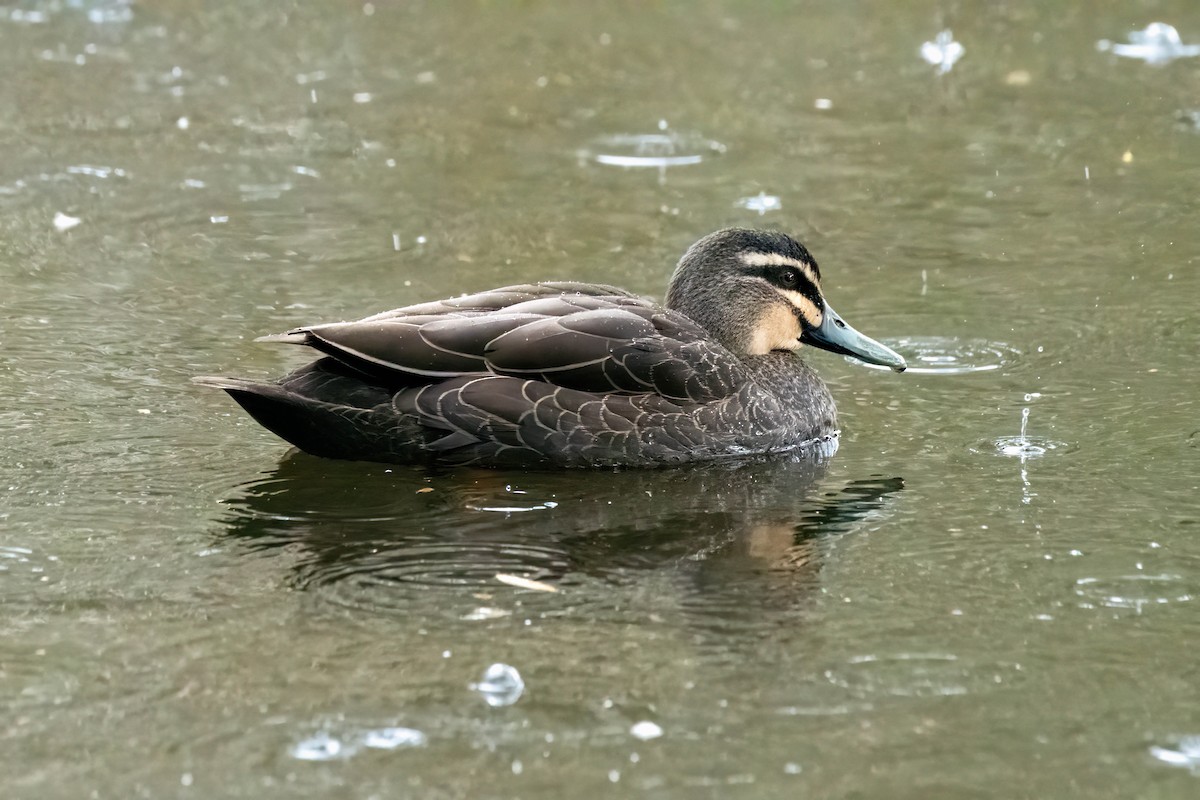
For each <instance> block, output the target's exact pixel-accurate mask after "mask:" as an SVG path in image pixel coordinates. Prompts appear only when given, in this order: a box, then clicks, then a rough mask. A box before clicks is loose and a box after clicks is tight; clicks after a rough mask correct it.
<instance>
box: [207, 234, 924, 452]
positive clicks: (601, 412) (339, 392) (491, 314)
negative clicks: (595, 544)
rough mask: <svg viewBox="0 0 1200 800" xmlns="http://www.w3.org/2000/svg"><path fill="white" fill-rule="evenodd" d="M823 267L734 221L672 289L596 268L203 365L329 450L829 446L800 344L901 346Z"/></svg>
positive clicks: (893, 363)
mask: <svg viewBox="0 0 1200 800" xmlns="http://www.w3.org/2000/svg"><path fill="white" fill-rule="evenodd" d="M820 281H821V274H820V271H819V270H818V268H817V262H816V261H815V260H814V259H813V257H812V256H811V255H809V252H808V250H806V249H805V248H804V246H803V245H802V244H800V243H799V242H797V241H796V240H794V239H792V238H791V237H789V236H787V235H785V234H782V233H776V232H769V231H756V230H745V229H737V228H731V229H728V230H722V231H717V232H716V233H713V234H710V235H708V236H705V237H704V238H703V239H701V240H700V241H698V242H696V243H695V244H694V245H692V247H691V248H690V249H689V250H688V251H687V252H686V253H685V254H684V255H683V258H682V259H680V261H679V264H678V266H677V267H676V268H675V273H674V274H673V275H672V276H671V282H670V285H669V286H668V288H667V299H666V305H665V307H664V306H661V305H658V304H657V303H653V302H650V301H649V300H645V299H643V298H641V297H638V296H636V295H633V294H631V293H629V292H626V291H624V290H622V289H618V288H616V287H613V286H605V285H602V284H590V283H574V282H549V283H538V284H526V285H520V286H506V287H504V288H501V289H492V290H491V291H486V292H480V293H478V294H472V295H466V296H463V297H455V298H451V299H448V300H441V301H438V302H433V303H422V304H419V305H414V306H407V307H405V308H400V309H396V310H394V311H386V312H384V313H382V314H376V315H374V316H371V317H367V318H366V319H362V320H359V321H357V322H334V323H328V324H324V325H312V326H307V327H302V328H296V329H295V330H292V331H289V332H288V333H284V334H278V335H273V336H264V337H261V338H260V339H259V340H258V341H267V342H286V343H291V344H303V345H308V346H309V347H312V348H314V349H316V350H318V351H320V352H321V353H323V354H324V357H323V358H320V359H318V360H317V361H314V362H313V363H311V364H309V365H307V366H305V367H301V368H300V369H298V370H296V371H295V372H292V373H291V374H289V375H286V376H284V377H283V378H281V379H279V380H278V381H276V382H274V383H261V382H258V381H252V380H242V379H238V378H224V377H204V378H196V379H195V380H196V382H197V383H200V384H203V385H205V386H213V387H216V388H219V389H224V390H225V391H226V392H228V393H229V394H230V395H231V396H232V397H233V399H234V400H236V401H237V402H238V403H240V404H241V406H242V407H243V408H245V409H246V411H248V412H249V413H250V415H251V416H252V417H254V419H256V420H257V421H258V422H259V423H260V424H262V425H263V426H265V427H266V428H268V429H270V430H271V431H273V432H274V433H276V434H278V435H279V436H281V437H282V438H284V439H286V440H287V441H289V442H291V443H292V444H294V445H296V446H297V447H299V448H300V449H301V450H305V451H307V452H309V453H312V454H313V455H318V456H325V457H328V458H343V459H355V460H362V461H382V462H388V463H431V462H440V463H450V464H477V465H482V466H516V465H537V464H539V463H540V464H545V465H558V466H568V467H593V466H620V465H623V466H635V467H649V466H659V465H666V464H679V463H683V462H689V461H706V460H715V459H727V458H731V457H738V456H749V455H761V454H771V453H785V452H793V451H796V450H800V449H803V448H806V447H809V446H819V445H821V444H822V443H825V445H826V446H825V448H824V449H826V450H828V449H829V448H828V446H827V445H828V443H830V442H831V441H833V440H834V439H835V437H836V436H837V414H836V411H835V409H834V403H833V397H832V396H831V395H830V393H829V389H828V388H827V387H826V386H825V384H824V383H823V382H822V381H821V379H820V378H819V377H818V376H817V374H816V373H815V372H814V371H813V370H812V368H811V367H809V366H808V365H807V364H806V363H804V361H802V360H801V359H800V358H799V356H798V355H797V351H798V350H799V349H800V347H801V345H802V344H806V343H807V344H811V345H813V346H815V347H820V348H822V349H824V350H830V351H832V352H834V353H843V354H847V355H851V356H854V357H856V358H859V359H861V360H863V361H866V362H868V363H872V364H881V365H885V366H888V367H891V368H892V369H894V370H896V371H897V372H899V371H902V370H903V369H904V368H905V363H904V359H903V358H901V356H900V355H899V354H897V353H896V352H894V351H892V350H891V349H889V348H887V347H885V346H884V345H882V344H880V343H879V342H876V341H875V340H873V339H870V338H868V337H866V336H864V335H862V334H861V333H859V332H858V331H856V330H854V329H853V328H851V327H850V326H849V325H847V324H846V323H845V322H844V321H843V320H842V318H841V317H839V316H838V315H837V314H836V313H834V311H833V309H832V308H830V307H829V304H828V303H827V302H826V301H825V298H824V297H823V296H822V294H821V286H820Z"/></svg>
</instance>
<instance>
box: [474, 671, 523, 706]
mask: <svg viewBox="0 0 1200 800" xmlns="http://www.w3.org/2000/svg"><path fill="white" fill-rule="evenodd" d="M471 688H472V689H474V690H475V691H477V692H479V693H480V694H481V695H483V699H484V701H485V702H486V703H487V704H488V705H489V706H491V707H492V708H499V707H501V706H511V705H512V704H513V703H515V702H517V700H519V699H520V698H521V695H522V694H523V693H524V692H525V681H524V680H522V679H521V673H519V672H517V668H516V667H511V666H509V665H508V664H492V665H491V666H490V667H488V668H487V669H486V670H484V673H483V680H481V681H480V682H479V683H473V684H471Z"/></svg>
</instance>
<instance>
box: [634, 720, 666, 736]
mask: <svg viewBox="0 0 1200 800" xmlns="http://www.w3.org/2000/svg"><path fill="white" fill-rule="evenodd" d="M629 735H630V736H632V737H633V738H635V739H641V740H642V741H643V742H646V741H649V740H651V739H657V738H658V737H660V736H662V735H663V729H662V726H660V725H658V724H657V723H654V722H651V721H650V720H648V719H644V720H642V721H641V722H638V723H635V724H634V726H633V727H632V728H630V729H629Z"/></svg>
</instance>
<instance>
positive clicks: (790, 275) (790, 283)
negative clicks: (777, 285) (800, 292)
mask: <svg viewBox="0 0 1200 800" xmlns="http://www.w3.org/2000/svg"><path fill="white" fill-rule="evenodd" d="M779 280H780V282H781V283H782V284H783V285H784V286H785V287H787V288H788V289H795V288H796V286H798V285H799V283H800V273H799V272H796V270H794V269H785V270H784V271H783V274H782V275H780V276H779Z"/></svg>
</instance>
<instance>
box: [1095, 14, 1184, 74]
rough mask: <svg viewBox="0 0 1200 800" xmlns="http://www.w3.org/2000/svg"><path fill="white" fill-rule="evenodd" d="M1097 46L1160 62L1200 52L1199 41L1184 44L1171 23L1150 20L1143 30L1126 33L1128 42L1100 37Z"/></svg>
mask: <svg viewBox="0 0 1200 800" xmlns="http://www.w3.org/2000/svg"><path fill="white" fill-rule="evenodd" d="M1096 49H1097V50H1099V51H1101V52H1110V53H1112V54H1113V55H1115V56H1121V57H1122V58H1137V59H1140V60H1142V61H1145V62H1146V63H1147V64H1151V65H1154V66H1162V65H1163V64H1167V63H1169V62H1171V61H1174V60H1175V59H1177V58H1192V57H1194V56H1200V44H1184V43H1183V40H1182V39H1181V38H1180V37H1179V31H1177V30H1176V29H1175V26H1174V25H1168V24H1167V23H1165V22H1151V23H1150V24H1149V25H1147V26H1146V27H1145V28H1144V29H1143V30H1140V31H1133V32H1132V33H1130V34H1129V42H1128V43H1124V42H1110V41H1109V40H1108V39H1101V40H1100V41H1098V42H1096Z"/></svg>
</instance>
